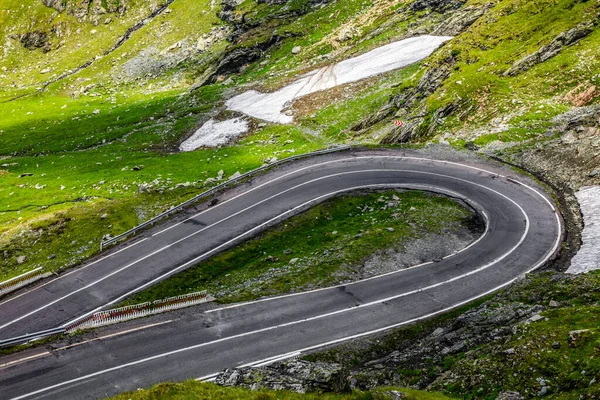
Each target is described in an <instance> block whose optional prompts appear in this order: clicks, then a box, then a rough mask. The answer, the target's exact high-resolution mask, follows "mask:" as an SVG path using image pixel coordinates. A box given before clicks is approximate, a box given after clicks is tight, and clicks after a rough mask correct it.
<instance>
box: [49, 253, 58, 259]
mask: <svg viewBox="0 0 600 400" xmlns="http://www.w3.org/2000/svg"><path fill="white" fill-rule="evenodd" d="M55 258H56V254H50V255H49V256H48V260H54V259H55Z"/></svg>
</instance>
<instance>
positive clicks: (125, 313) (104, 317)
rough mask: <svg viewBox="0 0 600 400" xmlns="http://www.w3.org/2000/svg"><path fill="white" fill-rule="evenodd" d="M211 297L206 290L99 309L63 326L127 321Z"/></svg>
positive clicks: (89, 325)
mask: <svg viewBox="0 0 600 400" xmlns="http://www.w3.org/2000/svg"><path fill="white" fill-rule="evenodd" d="M209 300H211V298H210V297H209V295H208V294H207V293H206V291H205V290H204V291H202V292H195V293H189V294H184V295H180V296H175V297H169V298H167V299H163V300H156V301H153V302H146V303H141V304H135V305H131V306H125V307H120V308H114V309H112V310H106V311H99V312H97V313H94V314H92V315H90V316H89V317H86V318H84V319H82V320H80V321H77V322H75V323H73V324H72V325H70V326H67V327H65V329H66V331H67V332H69V333H71V332H74V331H76V330H78V329H88V328H97V327H100V326H105V325H112V324H116V323H119V322H124V321H129V320H132V319H136V318H142V317H147V316H149V315H154V314H160V313H162V312H165V311H173V310H177V309H180V308H185V307H190V306H194V305H198V304H202V303H206V302H208V301H209Z"/></svg>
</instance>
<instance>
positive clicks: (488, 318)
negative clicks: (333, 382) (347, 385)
mask: <svg viewBox="0 0 600 400" xmlns="http://www.w3.org/2000/svg"><path fill="white" fill-rule="evenodd" d="M542 310H543V307H542V306H530V305H526V304H523V303H518V302H510V303H506V304H497V305H491V304H483V305H481V306H479V307H477V308H475V309H472V310H470V311H468V312H466V313H464V314H462V315H460V316H459V317H458V318H456V319H455V320H453V321H452V322H451V323H449V324H448V325H446V326H440V327H438V328H437V329H435V330H434V331H433V332H431V333H430V334H429V335H427V336H425V337H423V338H422V339H420V340H418V341H415V342H413V341H408V342H406V343H405V344H404V345H402V346H401V347H400V348H398V349H397V350H395V351H393V352H391V353H389V354H388V355H387V356H385V357H383V358H379V359H375V360H371V361H369V362H367V363H366V364H365V366H364V367H362V368H361V369H360V370H358V371H354V372H353V373H352V374H351V378H350V379H351V385H352V388H353V389H354V388H357V389H361V390H368V389H370V388H372V387H376V386H379V385H390V384H391V385H398V384H399V385H403V384H406V382H397V381H395V378H394V372H393V371H396V370H397V369H398V368H408V366H410V367H414V368H424V367H425V366H426V365H429V364H430V363H431V362H432V361H433V362H439V361H441V360H443V359H445V358H446V357H448V356H452V355H455V354H459V353H461V352H464V351H467V350H469V349H473V348H474V347H475V346H477V345H479V344H483V343H487V342H490V341H492V340H494V339H498V338H502V337H510V336H511V335H513V334H514V332H513V327H514V326H517V325H519V324H522V323H525V322H527V321H529V320H531V319H532V318H533V319H536V318H539V313H540V312H541V311H542ZM429 379H430V378H428V377H425V376H424V377H422V381H420V382H418V383H417V384H416V386H418V387H426V386H427V385H428V384H430V383H431V382H430V381H429Z"/></svg>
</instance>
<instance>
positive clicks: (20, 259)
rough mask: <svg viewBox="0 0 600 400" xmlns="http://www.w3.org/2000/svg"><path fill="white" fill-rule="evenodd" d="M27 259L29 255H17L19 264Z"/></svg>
mask: <svg viewBox="0 0 600 400" xmlns="http://www.w3.org/2000/svg"><path fill="white" fill-rule="evenodd" d="M26 261H27V256H19V257H17V264H23V263H24V262H26Z"/></svg>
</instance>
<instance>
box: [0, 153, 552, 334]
mask: <svg viewBox="0 0 600 400" xmlns="http://www.w3.org/2000/svg"><path fill="white" fill-rule="evenodd" d="M364 159H367V160H374V159H394V160H404V159H407V160H417V161H425V162H431V163H446V164H452V165H456V166H459V167H464V168H469V169H473V170H476V171H481V172H485V173H487V174H489V175H492V176H499V177H501V178H506V176H505V175H501V174H497V173H494V172H490V171H487V170H484V169H482V168H478V167H474V166H471V165H467V164H461V163H457V162H452V161H444V160H434V159H430V158H423V157H411V156H391V155H390V156H383V155H374V156H358V157H346V158H340V159H338V160H331V161H326V162H323V163H320V164H313V165H309V166H306V167H302V168H299V169H297V170H294V171H292V172H289V173H287V174H284V175H281V176H279V177H276V178H274V179H272V180H270V181H268V182H265V183H263V184H261V185H258V186H256V187H254V188H250V189H249V190H247V191H245V192H244V193H241V194H239V195H237V196H235V197H233V198H231V199H229V200H226V201H224V202H222V203H220V204H217V205H215V206H214V207H211V208H210V209H215V208H217V207H220V206H222V205H224V204H227V203H228V202H230V201H232V200H234V199H237V198H239V197H241V196H245V195H247V194H248V193H251V192H253V191H255V190H257V189H259V188H261V187H263V186H266V185H269V184H271V183H274V182H276V181H278V180H280V179H283V178H285V177H288V176H290V175H294V174H298V173H300V172H302V171H305V170H307V169H311V168H317V167H321V166H324V165H327V164H334V163H343V162H348V161H355V160H364ZM515 182H517V183H519V184H521V185H523V186H525V187H527V188H529V189H531V190H533V191H534V192H535V193H537V194H538V195H539V196H541V197H542V198H543V199H544V200H546V202H548V204H550V207H552V209H553V210H555V209H554V206H553V205H552V203H551V202H550V201H549V200H548V199H547V198H546V197H545V196H543V195H541V194H540V193H539V192H538V191H537V190H535V189H533V188H531V187H529V186H527V185H525V184H524V183H522V182H520V181H517V180H515ZM210 209H206V210H204V211H201V212H199V213H197V214H195V215H193V216H191V217H189V218H187V219H185V220H183V221H181V222H178V223H176V224H174V225H171V226H170V227H168V228H166V229H164V230H162V231H160V232H157V233H155V234H154V235H152V236H156V235H159V234H161V233H163V232H166V231H168V230H169V229H172V228H174V227H176V226H179V225H181V224H183V223H184V222H186V221H189V220H191V219H194V218H196V217H198V216H199V215H202V214H204V213H205V212H207V211H209V210H210ZM145 240H147V238H145V239H142V240H140V241H139V242H137V243H134V244H132V245H130V246H127V247H125V248H123V249H121V250H119V251H116V252H114V253H111V254H109V255H107V256H105V257H102V258H100V259H98V260H96V261H94V262H92V263H90V264H87V265H85V266H83V267H81V268H78V269H76V270H73V271H71V272H69V273H66V274H64V275H61V276H59V277H57V278H56V279H53V280H52V281H49V282H47V283H45V284H43V285H40V286H37V287H35V288H33V289H31V290H29V291H27V292H24V293H22V294H20V295H18V296H15V297H12V298H10V299H8V300H7V301H5V302H4V303H7V302H9V301H12V300H14V299H16V298H19V297H21V296H23V295H24V294H26V293H29V292H32V291H34V290H36V289H39V288H41V287H44V286H46V285H48V284H50V283H52V282H54V281H56V280H58V279H62V278H64V277H66V276H68V275H70V274H72V273H74V272H78V271H81V270H83V269H85V268H87V267H89V266H91V265H94V264H96V263H98V262H100V261H102V260H104V259H106V258H108V257H112V256H113V255H115V254H118V253H120V252H121V251H124V250H127V249H128V248H130V247H133V246H135V245H136V244H139V243H141V242H143V241H145ZM4 303H0V306H1V305H2V304H4ZM0 329H2V327H0Z"/></svg>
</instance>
